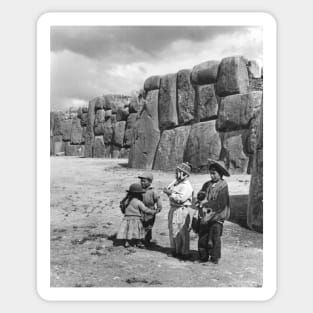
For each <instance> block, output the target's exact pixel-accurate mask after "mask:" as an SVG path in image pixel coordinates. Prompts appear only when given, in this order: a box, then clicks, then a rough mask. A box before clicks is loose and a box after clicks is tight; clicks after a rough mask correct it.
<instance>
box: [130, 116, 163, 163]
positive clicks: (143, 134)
mask: <svg viewBox="0 0 313 313" xmlns="http://www.w3.org/2000/svg"><path fill="white" fill-rule="evenodd" d="M159 140H160V131H159V130H158V129H156V128H155V127H154V123H153V120H152V119H151V117H150V116H149V115H148V114H147V112H146V111H144V112H143V113H142V115H141V117H140V119H138V120H137V121H136V124H135V127H134V129H133V132H132V136H131V148H130V151H129V160H128V164H129V167H133V168H141V169H151V168H152V166H153V161H154V156H155V151H156V149H157V146H158V143H159Z"/></svg>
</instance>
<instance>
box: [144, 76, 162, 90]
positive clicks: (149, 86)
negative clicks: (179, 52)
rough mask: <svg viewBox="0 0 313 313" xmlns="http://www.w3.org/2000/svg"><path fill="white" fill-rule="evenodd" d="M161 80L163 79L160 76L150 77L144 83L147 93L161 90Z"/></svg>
mask: <svg viewBox="0 0 313 313" xmlns="http://www.w3.org/2000/svg"><path fill="white" fill-rule="evenodd" d="M160 80H161V77H160V76H158V75H154V76H150V77H148V78H147V79H146V80H145V82H144V89H145V91H149V90H155V89H159V88H160Z"/></svg>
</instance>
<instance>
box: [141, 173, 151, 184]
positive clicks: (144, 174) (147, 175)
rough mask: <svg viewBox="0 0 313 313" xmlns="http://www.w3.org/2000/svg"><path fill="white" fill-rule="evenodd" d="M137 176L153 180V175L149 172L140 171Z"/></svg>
mask: <svg viewBox="0 0 313 313" xmlns="http://www.w3.org/2000/svg"><path fill="white" fill-rule="evenodd" d="M138 178H140V179H141V178H146V179H149V180H150V181H151V182H152V181H153V175H152V173H149V172H145V173H142V174H141V175H140V176H138Z"/></svg>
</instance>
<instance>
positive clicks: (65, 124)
mask: <svg viewBox="0 0 313 313" xmlns="http://www.w3.org/2000/svg"><path fill="white" fill-rule="evenodd" d="M61 132H62V135H63V141H70V140H71V132H72V119H68V120H63V121H61Z"/></svg>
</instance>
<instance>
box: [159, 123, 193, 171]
mask: <svg viewBox="0 0 313 313" xmlns="http://www.w3.org/2000/svg"><path fill="white" fill-rule="evenodd" d="M190 128H191V126H189V125H186V126H181V127H177V128H174V129H169V130H165V131H163V133H162V136H161V138H160V143H159V145H158V148H157V151H156V155H155V162H154V166H153V168H154V169H155V170H165V171H170V170H174V169H175V167H176V166H177V164H179V163H182V162H183V157H184V151H185V148H186V143H187V140H188V136H189V133H190Z"/></svg>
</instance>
